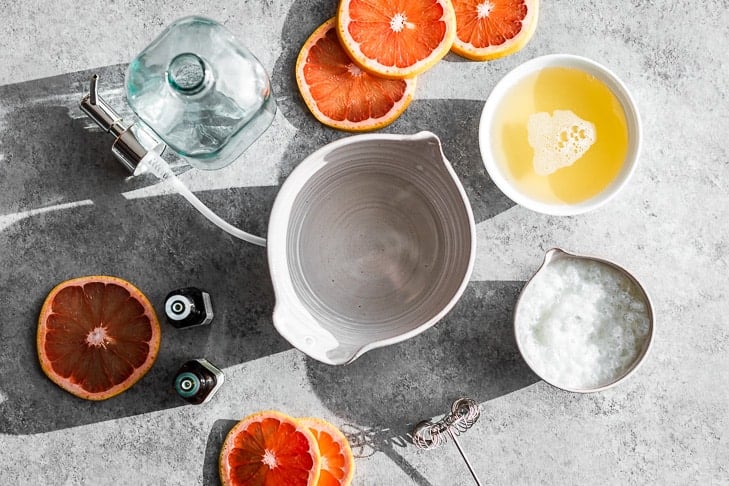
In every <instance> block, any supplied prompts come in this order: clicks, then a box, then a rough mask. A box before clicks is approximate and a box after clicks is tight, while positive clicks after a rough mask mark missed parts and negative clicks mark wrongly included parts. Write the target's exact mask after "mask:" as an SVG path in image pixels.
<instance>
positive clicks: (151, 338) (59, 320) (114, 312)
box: [37, 276, 160, 400]
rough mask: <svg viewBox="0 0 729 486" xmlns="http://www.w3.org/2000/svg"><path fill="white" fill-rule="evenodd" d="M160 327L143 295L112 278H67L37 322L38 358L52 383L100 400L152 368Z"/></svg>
mask: <svg viewBox="0 0 729 486" xmlns="http://www.w3.org/2000/svg"><path fill="white" fill-rule="evenodd" d="M159 342H160V328H159V321H158V320H157V315H156V314H155V312H154V308H153V307H152V304H150V303H149V300H148V299H147V297H145V296H144V294H142V292H140V291H139V289H137V288H136V287H135V286H134V285H132V284H131V283H129V282H127V281H125V280H122V279H120V278H116V277H106V276H91V277H80V278H75V279H72V280H66V281H65V282H61V283H60V284H58V285H57V286H56V287H55V288H54V289H53V290H51V292H50V293H49V294H48V297H46V300H45V302H44V303H43V307H42V308H41V312H40V317H39V318H38V334H37V346H38V358H39V360H40V365H41V368H42V369H43V372H44V373H45V374H46V375H47V376H48V378H50V379H51V380H52V381H53V382H54V383H56V384H57V385H58V386H60V387H61V388H63V389H64V390H66V391H68V392H69V393H72V394H74V395H76V396H78V397H81V398H85V399H88V400H105V399H107V398H110V397H113V396H115V395H118V394H119V393H121V392H123V391H125V390H127V389H128V388H129V387H131V386H132V385H133V384H134V383H136V382H137V381H139V379H140V378H142V376H144V374H145V373H147V371H149V369H150V368H151V367H152V365H153V364H154V361H155V360H156V359H157V352H158V351H159Z"/></svg>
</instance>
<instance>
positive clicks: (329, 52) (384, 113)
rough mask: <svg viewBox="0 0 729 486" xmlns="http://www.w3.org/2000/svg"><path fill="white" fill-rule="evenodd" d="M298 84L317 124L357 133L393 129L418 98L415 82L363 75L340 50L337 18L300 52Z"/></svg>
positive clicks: (314, 34)
mask: <svg viewBox="0 0 729 486" xmlns="http://www.w3.org/2000/svg"><path fill="white" fill-rule="evenodd" d="M296 83H297V84H298V86H299V92H300V93H301V96H302V98H303V99H304V103H306V106H307V107H308V108H309V111H311V113H312V114H313V115H314V117H315V118H316V119H317V120H319V121H320V122H321V123H323V124H325V125H327V126H330V127H332V128H338V129H340V130H348V131H353V132H361V131H368V130H375V129H378V128H382V127H384V126H387V125H389V124H390V123H392V122H393V121H394V120H395V119H396V118H397V117H399V116H400V114H401V113H402V112H403V111H404V110H405V108H407V106H408V105H409V104H410V102H411V101H412V99H413V95H414V93H415V79H414V78H413V79H407V80H392V79H383V78H379V77H376V76H372V75H371V74H368V73H366V72H364V71H362V69H360V67H359V66H357V65H356V64H355V63H354V62H353V61H352V59H351V58H350V57H349V56H348V55H347V53H346V52H345V51H344V49H342V46H341V44H340V42H339V39H338V38H337V34H336V19H334V18H332V19H329V20H328V21H326V22H324V23H323V24H322V25H321V26H319V27H318V28H317V29H316V30H315V31H314V33H313V34H311V36H310V37H309V38H308V39H307V41H306V42H305V43H304V46H303V47H302V48H301V51H300V52H299V56H298V59H297V61H296Z"/></svg>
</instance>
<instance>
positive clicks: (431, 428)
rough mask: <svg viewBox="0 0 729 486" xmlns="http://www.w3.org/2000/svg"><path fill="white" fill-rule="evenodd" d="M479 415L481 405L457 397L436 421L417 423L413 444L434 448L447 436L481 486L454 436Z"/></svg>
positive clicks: (442, 442)
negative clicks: (446, 412) (447, 410)
mask: <svg viewBox="0 0 729 486" xmlns="http://www.w3.org/2000/svg"><path fill="white" fill-rule="evenodd" d="M480 416H481V407H480V406H479V404H478V403H477V402H476V401H475V400H472V399H471V398H459V399H458V400H456V401H455V402H453V405H451V411H450V413H448V414H446V415H445V416H444V417H443V418H442V419H440V420H438V421H437V422H431V421H429V420H424V421H422V422H420V423H419V424H417V425H416V426H415V428H414V429H413V444H415V446H416V447H418V448H420V449H426V450H427V449H435V448H436V447H439V446H441V445H443V444H445V443H446V442H448V437H449V436H450V438H451V439H453V443H454V444H455V445H456V447H457V448H458V452H459V453H460V454H461V457H462V458H463V461H464V462H465V463H466V466H467V467H468V470H469V472H470V473H471V476H473V479H474V480H475V481H476V484H477V485H478V486H481V481H479V479H478V476H476V472H475V471H474V470H473V466H472V465H471V462H470V461H469V460H468V457H466V454H465V453H464V452H463V449H462V448H461V444H459V443H458V439H457V438H456V437H457V436H458V435H461V434H462V433H464V432H465V431H466V430H468V429H470V428H471V426H472V425H473V424H475V423H476V421H477V420H478V418H479V417H480Z"/></svg>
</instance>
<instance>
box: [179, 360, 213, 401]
mask: <svg viewBox="0 0 729 486" xmlns="http://www.w3.org/2000/svg"><path fill="white" fill-rule="evenodd" d="M224 381H225V375H224V374H223V372H222V371H221V370H220V369H218V368H216V367H215V366H214V365H213V364H212V363H210V362H209V361H208V360H206V359H193V360H190V361H188V362H186V363H185V364H183V365H182V367H181V368H180V369H179V371H178V372H177V376H175V391H176V392H177V394H178V395H179V396H180V397H182V398H183V399H184V400H186V401H188V402H190V403H192V404H193V405H200V404H203V403H206V402H208V401H210V399H211V398H213V395H215V393H217V391H218V389H220V387H221V386H222V385H223V382H224Z"/></svg>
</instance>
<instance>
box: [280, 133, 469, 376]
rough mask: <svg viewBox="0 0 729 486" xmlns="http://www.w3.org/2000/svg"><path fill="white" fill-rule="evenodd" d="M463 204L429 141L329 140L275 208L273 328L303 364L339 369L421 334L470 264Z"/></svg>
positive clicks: (455, 292)
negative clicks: (311, 361)
mask: <svg viewBox="0 0 729 486" xmlns="http://www.w3.org/2000/svg"><path fill="white" fill-rule="evenodd" d="M475 246H476V238H475V224H474V220H473V214H472V211H471V207H470V204H469V202H468V199H467V197H466V194H465V192H464V190H463V187H462V186H461V183H460V181H459V180H458V178H457V177H456V174H455V173H454V171H453V169H452V167H451V165H450V163H449V162H448V160H446V158H445V157H444V155H443V152H442V150H441V145H440V141H439V140H438V138H437V137H436V136H435V135H434V134H432V133H430V132H421V133H418V134H415V135H410V136H403V135H387V134H367V135H356V136H351V137H347V138H344V139H341V140H338V141H336V142H333V143H331V144H329V145H327V146H325V147H323V148H321V149H319V150H318V151H316V152H315V153H313V154H312V155H310V156H309V157H307V158H306V159H305V160H304V161H303V162H301V164H299V166H298V167H297V168H296V169H295V170H294V171H293V172H292V173H291V175H290V176H289V177H288V178H287V180H286V181H285V183H284V184H283V185H282V187H281V190H280V191H279V194H278V196H277V197H276V201H275V203H274V205H273V209H272V212H271V218H270V222H269V228H268V261H269V267H270V271H271V278H272V281H273V286H274V291H275V294H276V306H275V309H274V315H273V322H274V325H275V327H276V329H277V330H278V331H279V333H280V334H281V335H282V336H284V337H285V338H286V339H287V340H288V341H289V342H290V343H291V344H292V345H294V346H295V347H297V348H299V349H300V350H302V351H303V352H305V353H306V354H308V355H309V356H311V357H313V358H315V359H317V360H319V361H322V362H324V363H329V364H345V363H348V362H351V361H353V360H354V359H356V358H357V357H358V356H360V355H361V354H362V353H364V352H366V351H367V350H370V349H373V348H376V347H380V346H384V345H387V344H392V343H396V342H399V341H402V340H404V339H407V338H410V337H412V336H415V335H416V334H419V333H421V332H423V331H424V330H426V329H428V328H429V327H431V326H432V325H434V324H435V323H436V322H437V321H438V320H440V319H441V318H442V317H443V316H444V315H445V314H446V313H447V312H448V311H449V310H450V309H451V308H452V307H453V305H455V303H456V301H457V300H458V298H459V297H460V296H461V294H462V293H463V290H464V289H465V287H466V284H467V283H468V280H469V277H470V275H471V271H472V269H473V263H474V258H475Z"/></svg>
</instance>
